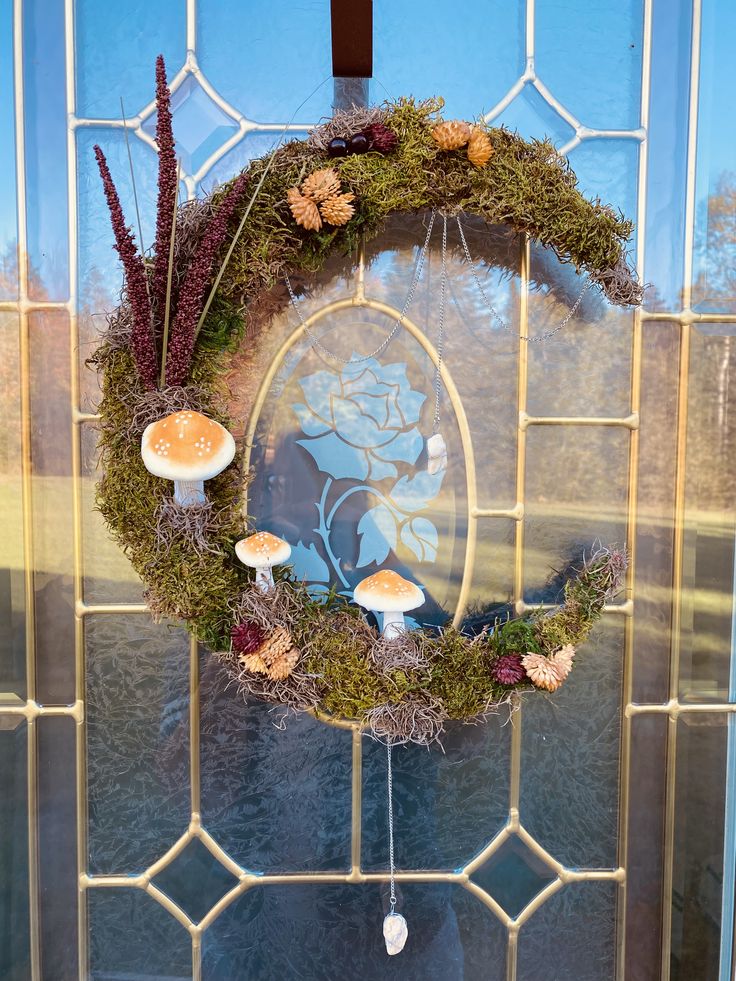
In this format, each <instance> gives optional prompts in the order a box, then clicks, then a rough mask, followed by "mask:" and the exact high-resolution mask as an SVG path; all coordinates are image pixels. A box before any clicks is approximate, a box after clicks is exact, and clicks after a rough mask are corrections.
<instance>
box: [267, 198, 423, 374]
mask: <svg viewBox="0 0 736 981" xmlns="http://www.w3.org/2000/svg"><path fill="white" fill-rule="evenodd" d="M434 218H435V211H432V214H431V216H430V219H429V225H428V227H427V236H426V238H425V239H424V245H423V246H422V251H421V252H420V253H419V259H418V260H417V265H416V269H415V271H414V279H413V280H412V284H411V286H410V287H409V292H408V293H407V294H406V300H405V301H404V306H403V308H402V310H401V313H400V314H399V317H398V319H397V321H396V323H395V324H394V326H393V329H392V330H391V333H390V334H389V335H388V336H387V337H386V338H385V339H384V340H383V341H381V343H380V344H379V345H378V347H377V348H376V349H375V351H371V353H370V354H366V355H363V356H362V357H360V358H341V357H340V355H339V354H335V353H334V352H333V351H330V350H329V348H326V347H325V346H324V344H322V342H321V341H320V339H319V338H318V337H317V335H316V334H314V333H313V332H312V330H311V329H310V328H309V327H308V326H307V323H306V321H305V319H304V317H303V316H302V312H301V310H300V309H299V304H298V303H297V302H296V297H295V296H294V291H293V289H292V288H291V281H290V279H289V276H288V274H284V276H285V279H286V288H287V289H288V291H289V296H290V297H291V305H292V306H293V307H294V310H296V315H297V317H298V318H299V323H300V324H301V325H302V327H303V328H304V333H305V334H306V335H307V337H308V338H309V341H310V343H311V345H312V347H313V348H314V350H315V351H319V353H320V354H323V355H324V356H325V357H327V358H332V360H333V361H338V362H339V363H340V364H362V363H363V362H364V361H370V360H371V358H375V357H377V356H378V355H379V354H382V353H383V351H385V349H386V348H387V347H388V346H389V344H390V343H391V341H392V340H393V339H394V337H395V336H396V334H397V333H398V331H399V330H400V329H401V326H402V324H403V323H404V317H406V315H407V313H408V312H409V307H410V306H411V304H412V300H413V299H414V294H415V293H416V291H417V286H418V285H419V280H420V279H421V277H422V269H423V268H424V260H425V259H426V257H427V252H428V250H429V240H430V238H431V236H432V229H433V228H434Z"/></svg>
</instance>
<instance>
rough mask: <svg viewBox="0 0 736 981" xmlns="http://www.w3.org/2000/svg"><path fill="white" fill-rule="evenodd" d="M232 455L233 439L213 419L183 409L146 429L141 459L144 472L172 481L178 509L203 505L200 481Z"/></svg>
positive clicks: (230, 459)
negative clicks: (179, 507)
mask: <svg viewBox="0 0 736 981" xmlns="http://www.w3.org/2000/svg"><path fill="white" fill-rule="evenodd" d="M234 456H235V440H234V439H233V437H232V436H231V435H230V433H229V432H228V431H227V429H225V427H224V426H221V425H220V423H219V422H215V421H214V419H208V418H207V416H203V415H202V413H201V412H195V411H193V410H190V409H185V410H183V411H181V412H172V413H171V414H170V415H168V416H165V417H164V418H163V419H159V420H158V421H157V422H152V423H151V424H150V425H149V426H146V428H145V430H144V433H143V437H142V439H141V457H142V458H143V463H144V464H145V467H146V470H148V471H150V473H152V474H154V475H155V476H156V477H164V478H165V479H166V480H173V481H174V500H175V501H176V502H177V504H180V505H181V506H182V507H191V506H192V505H194V504H203V503H204V502H205V501H206V500H207V498H206V497H205V494H204V482H205V480H210V479H211V478H212V477H216V476H217V474H218V473H221V472H222V471H223V470H224V469H225V467H227V466H229V465H230V464H231V463H232V461H233V457H234Z"/></svg>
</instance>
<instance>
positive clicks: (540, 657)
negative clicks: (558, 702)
mask: <svg viewBox="0 0 736 981" xmlns="http://www.w3.org/2000/svg"><path fill="white" fill-rule="evenodd" d="M521 663H522V664H523V665H524V670H525V671H526V673H527V676H528V677H529V679H530V680H531V682H532V684H533V685H534V686H535V687H536V688H544V689H545V691H557V689H558V688H559V687H560V685H561V684H562V678H561V677H560V674H559V671H558V669H557V666H556V665H555V663H554V662H553V661H552V660H551V659H550V658H548V657H545V655H544V654H533V653H532V652H531V651H530V652H529V653H528V654H526V655H525V656H524V657H523V658H522V659H521Z"/></svg>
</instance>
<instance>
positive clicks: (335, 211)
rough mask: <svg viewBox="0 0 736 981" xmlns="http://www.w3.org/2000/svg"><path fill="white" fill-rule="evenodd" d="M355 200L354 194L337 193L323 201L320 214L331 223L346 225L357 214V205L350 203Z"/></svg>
mask: <svg viewBox="0 0 736 981" xmlns="http://www.w3.org/2000/svg"><path fill="white" fill-rule="evenodd" d="M354 200H355V195H354V194H335V195H334V196H333V197H331V198H328V199H327V200H326V201H323V202H322V204H321V205H320V206H319V210H320V214H321V215H322V217H323V219H324V220H325V221H326V222H328V224H330V225H345V224H347V222H349V221H350V219H351V218H352V217H353V215H354V214H355V207H354V205H352V204H351V203H350V202H351V201H354Z"/></svg>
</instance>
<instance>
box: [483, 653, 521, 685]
mask: <svg viewBox="0 0 736 981" xmlns="http://www.w3.org/2000/svg"><path fill="white" fill-rule="evenodd" d="M491 677H492V678H493V680H494V681H496V682H498V684H499V685H518V684H519V682H520V681H523V680H524V678H526V671H525V670H524V666H523V664H522V663H521V654H502V655H501V656H500V657H497V658H496V660H495V661H494V662H493V664H491Z"/></svg>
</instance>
